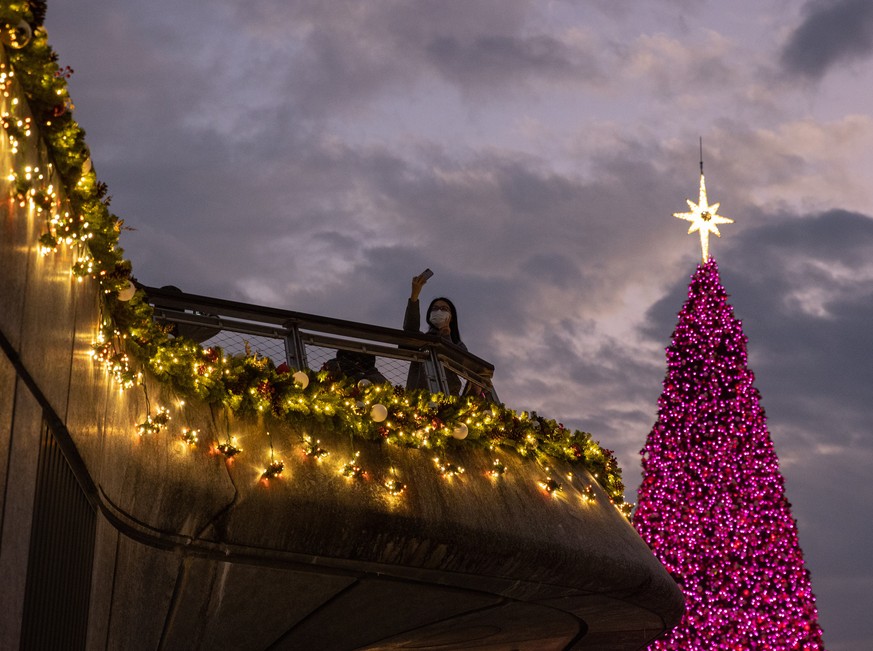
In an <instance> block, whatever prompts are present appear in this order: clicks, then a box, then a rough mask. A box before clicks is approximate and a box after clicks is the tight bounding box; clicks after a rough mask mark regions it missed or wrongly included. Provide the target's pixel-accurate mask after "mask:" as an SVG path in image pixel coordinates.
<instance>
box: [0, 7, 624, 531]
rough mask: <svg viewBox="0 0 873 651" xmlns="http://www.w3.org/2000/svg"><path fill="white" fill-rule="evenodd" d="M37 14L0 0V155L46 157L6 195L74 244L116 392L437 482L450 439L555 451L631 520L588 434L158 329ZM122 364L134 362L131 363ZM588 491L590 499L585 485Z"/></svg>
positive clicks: (544, 457) (56, 239)
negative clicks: (162, 395) (414, 458)
mask: <svg viewBox="0 0 873 651" xmlns="http://www.w3.org/2000/svg"><path fill="white" fill-rule="evenodd" d="M44 16H45V3H44V2H42V1H41V0H30V1H19V2H3V3H2V6H0V40H2V41H3V44H4V46H5V49H6V53H7V56H8V60H9V63H10V64H11V67H9V66H6V65H5V64H2V63H0V65H3V66H4V67H3V68H0V93H2V94H3V95H4V97H6V98H11V99H9V101H8V102H7V104H10V105H11V106H12V109H13V111H12V112H9V113H4V114H3V115H2V116H0V126H2V129H3V132H5V136H6V137H7V138H8V139H9V142H10V145H11V151H13V152H17V151H19V150H20V149H21V148H22V147H23V146H24V143H25V142H26V141H27V140H28V139H29V138H35V137H39V136H42V138H43V140H44V142H45V145H46V149H47V154H48V156H47V158H48V159H51V160H52V161H53V165H49V166H48V167H47V169H45V170H40V169H36V168H30V167H23V168H22V169H20V170H16V171H14V172H13V173H12V174H11V175H10V176H9V177H8V180H9V182H10V187H11V192H12V194H13V199H15V200H17V201H18V202H19V203H20V204H21V205H27V204H30V205H31V206H32V207H33V208H34V209H35V211H36V213H37V214H41V215H42V216H43V217H44V218H45V230H44V232H43V234H42V235H41V236H40V239H39V242H40V247H41V250H42V251H43V253H49V252H52V251H57V250H58V249H59V247H61V246H65V247H70V248H71V250H72V251H73V252H74V263H73V266H72V269H71V272H72V274H73V275H74V276H76V277H77V279H78V280H83V279H85V278H91V279H94V280H96V281H97V283H98V285H99V287H100V288H101V290H102V292H101V296H102V299H103V300H102V302H101V305H102V308H101V318H100V327H99V333H98V337H97V341H95V342H94V344H93V351H92V355H93V356H94V358H95V359H96V360H97V361H99V362H100V363H101V364H102V365H103V366H104V367H105V368H106V369H107V370H108V371H109V372H110V373H111V375H112V377H113V379H114V380H115V381H117V382H118V383H119V385H120V386H121V388H129V387H133V386H137V385H142V384H143V372H144V371H145V370H148V371H149V372H151V373H152V374H153V375H154V376H155V377H156V378H157V379H158V380H161V381H163V382H166V383H168V384H169V385H170V386H171V387H172V388H173V390H174V391H176V392H177V393H179V394H180V395H183V396H189V397H191V398H197V399H200V400H203V401H206V402H208V403H210V404H221V405H224V406H225V407H226V408H228V409H230V410H232V411H233V412H235V413H238V414H270V415H272V416H273V417H275V418H278V419H281V420H283V421H286V422H290V423H292V424H298V425H305V424H307V423H312V422H321V423H325V424H328V425H333V426H335V427H338V428H342V429H343V430H345V431H351V432H353V433H354V434H355V435H357V436H359V437H361V438H363V439H369V440H374V441H383V442H386V443H392V444H397V445H402V446H408V447H414V448H426V449H433V450H435V451H439V452H440V455H439V457H438V458H440V459H441V461H440V462H438V463H437V464H436V465H437V471H438V472H440V473H441V474H442V475H443V476H446V477H451V476H455V475H457V474H460V472H462V471H463V469H461V468H460V467H458V466H455V465H454V464H452V463H450V462H447V461H445V459H444V458H443V453H442V451H444V450H446V449H447V447H448V446H452V445H456V444H459V443H458V442H459V440H461V439H465V440H466V441H468V442H470V443H471V444H474V445H479V446H482V447H484V448H487V449H492V450H497V449H499V448H509V449H512V450H514V451H516V452H517V453H519V454H520V455H522V456H524V457H528V458H532V459H536V460H538V461H540V462H541V463H543V464H544V465H547V461H548V459H549V458H554V459H561V460H564V461H568V462H571V463H575V464H580V465H582V466H583V467H585V468H586V469H587V470H588V471H590V472H591V474H592V475H593V476H594V477H595V478H596V480H597V482H598V483H599V484H600V485H601V486H602V487H603V488H604V489H605V491H606V493H607V495H608V496H609V498H610V500H611V501H612V502H613V503H614V504H615V505H616V506H617V507H618V508H619V509H620V510H621V511H622V512H623V513H624V514H625V515H628V514H629V505H628V504H625V503H624V498H623V491H624V485H623V483H622V480H621V470H620V468H619V467H618V464H617V462H616V459H615V457H614V455H613V453H612V451H611V450H606V449H604V448H601V447H600V445H599V444H598V443H597V442H596V441H594V440H592V438H591V435H590V434H588V433H586V432H581V431H578V430H577V431H572V430H569V429H567V428H565V427H564V426H563V425H561V424H559V423H557V422H556V421H554V420H550V419H545V418H541V417H539V416H537V415H536V414H535V413H533V412H531V413H530V414H528V413H526V412H521V413H517V412H515V411H513V410H511V409H507V408H505V407H504V406H502V405H495V404H492V403H489V402H487V401H485V400H483V399H480V398H475V397H466V396H465V397H457V396H445V395H442V394H430V393H429V392H427V391H414V392H407V391H405V390H403V389H402V388H401V387H390V386H386V385H367V384H366V383H362V384H360V385H359V384H355V383H353V382H351V381H350V380H348V379H347V378H341V377H336V376H332V375H330V374H328V373H326V372H320V373H316V372H313V371H306V372H304V371H298V372H297V373H295V374H293V375H292V374H289V373H280V372H277V371H276V369H275V368H274V367H273V365H272V364H271V363H270V362H269V360H267V359H266V358H262V357H258V356H257V354H254V355H246V356H228V355H226V354H224V353H223V351H221V350H220V349H217V348H207V349H204V348H203V347H201V346H200V345H198V344H195V343H192V342H190V341H187V340H185V339H181V338H180V339H175V338H173V337H171V336H169V335H168V334H167V332H166V331H165V330H164V329H162V328H161V327H160V326H159V325H158V324H156V323H155V321H154V319H153V312H152V308H151V307H150V306H149V305H148V304H147V303H146V302H145V301H144V300H143V298H144V297H143V295H142V294H141V293H136V294H133V293H132V285H131V281H130V277H131V265H130V262H129V261H127V260H125V259H124V258H123V255H122V254H123V251H122V249H121V248H120V247H119V246H118V236H119V232H120V230H121V228H122V224H123V222H122V220H120V219H119V218H118V217H117V216H116V215H114V214H112V213H111V212H110V210H109V199H108V198H107V196H106V192H107V187H106V185H105V184H103V183H101V182H99V181H98V180H97V177H96V175H95V173H94V171H93V169H92V166H91V160H90V155H89V151H88V147H87V145H86V144H85V138H84V136H85V133H84V131H83V130H82V129H81V128H80V127H79V126H78V124H77V123H76V121H75V120H74V119H73V117H72V110H73V104H72V102H71V101H70V97H69V94H68V90H67V78H68V77H69V76H70V74H71V73H72V70H70V69H69V68H64V69H61V68H60V67H59V66H58V64H57V56H56V54H55V53H54V52H53V51H52V49H51V48H50V47H49V45H48V42H47V35H46V32H45V29H44V28H43V27H42V23H43V19H44ZM15 81H17V82H18V84H19V85H20V87H21V88H22V90H23V92H24V96H25V97H26V99H27V104H28V107H29V110H30V114H31V115H29V116H26V115H17V114H14V113H18V112H21V113H24V112H26V111H24V110H22V109H21V108H20V107H18V104H17V100H16V99H15V98H14V97H12V95H13V94H12V92H11V89H12V87H13V84H14V82H15ZM16 108H19V111H16V110H15V109H16ZM61 189H62V190H61ZM59 191H61V192H62V193H63V195H64V196H65V197H66V201H63V200H62V199H61V195H60V194H59ZM131 360H136V363H138V364H139V365H141V370H137V369H136V368H135V367H134V366H135V365H134V362H132V361H131ZM149 412H150V413H148V414H147V415H146V418H145V420H144V421H143V422H142V423H141V424H140V425H139V426H138V432H139V434H140V435H143V434H150V433H157V432H158V431H160V430H162V429H164V428H165V427H167V426H168V420H169V415H168V413H167V412H166V410H164V409H163V408H161V407H158V408H157V409H156V411H155V413H154V414H153V413H151V409H149ZM181 436H182V438H183V440H184V441H185V442H186V443H187V444H188V445H190V446H194V445H196V443H197V441H198V432H196V431H191V430H188V431H185V432H183V433H182V434H181ZM271 445H272V439H271ZM216 449H218V450H219V451H221V452H222V453H223V454H225V456H227V457H228V458H230V457H233V456H234V455H236V454H239V453H242V452H243V451H242V450H241V449H240V448H238V447H236V446H235V445H234V444H233V443H232V442H231V440H228V441H226V442H224V443H221V444H219V445H216ZM304 450H310V451H311V452H312V454H311V455H310V456H320V453H319V450H320V448H318V446H317V443H313V442H311V441H310V442H308V443H305V445H304ZM307 454H308V455H309V453H308V452H307ZM343 468H344V471H343V472H344V474H346V475H347V476H349V477H360V476H361V472H362V471H361V469H360V468H359V467H358V466H357V465H356V463H355V461H354V460H352V461H350V462H349V463H347V464H346V466H344V467H343ZM504 470H505V466H504V465H503V464H502V463H501V462H500V461H499V460H495V461H494V466H493V468H489V474H491V475H492V476H494V477H499V476H500V475H502V473H503V472H504ZM280 474H281V469H280V468H279V460H276V459H271V460H270V465H269V466H268V467H267V469H266V470H265V475H264V477H265V478H269V477H277V476H278V475H280ZM545 483H546V485H547V486H549V487H550V488H551V490H548V489H546V490H548V492H549V493H553V492H555V491H557V490H559V488H558V486H559V484H558V483H557V482H556V481H555V480H551V479H546V480H545ZM387 484H391V485H390V486H387ZM386 486H387V488H388V489H389V490H390V491H392V492H393V493H397V494H399V493H400V492H402V490H403V488H405V486H404V485H403V484H402V483H401V482H399V480H396V479H393V480H388V481H387V482H386ZM586 490H587V491H588V493H589V494H591V493H590V490H591V489H590V487H589V488H588V489H586Z"/></svg>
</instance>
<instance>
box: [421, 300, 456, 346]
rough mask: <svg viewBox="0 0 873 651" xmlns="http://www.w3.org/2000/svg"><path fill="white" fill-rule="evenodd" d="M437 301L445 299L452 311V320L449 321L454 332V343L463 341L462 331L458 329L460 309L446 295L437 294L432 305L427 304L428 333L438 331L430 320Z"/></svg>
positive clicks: (425, 315)
mask: <svg viewBox="0 0 873 651" xmlns="http://www.w3.org/2000/svg"><path fill="white" fill-rule="evenodd" d="M437 301H445V302H446V303H447V304H448V306H449V311H450V312H451V313H452V320H451V321H449V330H451V334H452V343H455V344H459V343H461V332H460V331H459V330H458V310H457V309H455V304H454V303H452V302H451V301H450V300H449V299H447V298H446V297H445V296H437V297H436V298H435V299H433V300H432V301H431V302H430V305H428V306H427V312H425V313H424V319H425V321H427V325H428V329H427V331H428V333H430V334H433V333H435V332H436V331H437V329H436V328H434V327H433V324H432V323H431V322H430V311H431V310H432V309H433V304H434V303H436V302H437Z"/></svg>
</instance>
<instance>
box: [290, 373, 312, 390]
mask: <svg viewBox="0 0 873 651" xmlns="http://www.w3.org/2000/svg"><path fill="white" fill-rule="evenodd" d="M291 379H293V380H294V381H295V382H296V383H297V384H299V385H300V388H301V389H305V388H306V387H308V386H309V376H308V375H306V373H304V372H303V371H296V372H295V373H294V375H292V376H291Z"/></svg>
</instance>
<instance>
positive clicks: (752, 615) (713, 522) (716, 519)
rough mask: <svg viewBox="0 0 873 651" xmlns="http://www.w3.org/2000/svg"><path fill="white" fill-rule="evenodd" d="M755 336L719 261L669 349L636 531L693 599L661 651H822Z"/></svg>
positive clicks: (702, 269) (699, 284)
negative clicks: (751, 363) (751, 355)
mask: <svg viewBox="0 0 873 651" xmlns="http://www.w3.org/2000/svg"><path fill="white" fill-rule="evenodd" d="M753 382H754V374H753V373H752V371H750V370H749V368H748V367H747V356H746V336H745V335H744V334H743V331H742V324H741V323H740V322H739V321H738V320H737V319H736V318H735V317H734V315H733V309H732V308H731V306H730V305H729V304H728V302H727V293H726V292H725V290H724V287H723V286H722V285H721V280H720V278H719V274H718V266H717V265H716V262H715V260H714V259H712V258H710V259H709V260H708V261H707V262H706V263H705V264H701V265H698V268H697V272H696V273H695V274H694V276H692V279H691V284H690V286H689V288H688V300H687V301H686V302H685V305H684V306H683V307H682V311H681V312H680V313H679V322H678V324H677V326H676V329H675V331H674V332H673V338H672V343H671V345H670V346H669V348H667V375H666V378H665V379H664V390H663V392H662V393H661V397H660V398H659V400H658V420H657V422H656V423H655V425H654V427H653V428H652V431H651V433H650V434H649V436H648V439H647V440H646V445H645V448H644V449H643V450H642V455H643V462H642V463H643V482H642V485H641V486H640V490H639V496H638V506H637V509H636V512H635V514H634V526H635V527H636V528H637V531H639V533H640V535H641V536H642V537H643V539H644V540H645V541H646V542H647V543H648V544H649V546H650V547H651V548H652V550H653V551H654V553H655V555H656V556H657V557H658V558H659V559H660V560H661V562H662V563H663V564H664V566H665V567H666V568H667V570H668V571H669V572H670V573H671V575H672V576H673V577H674V578H675V579H676V581H677V583H679V585H680V586H681V587H682V590H683V592H684V593H685V605H686V613H685V616H684V617H683V619H682V621H681V623H680V624H679V625H678V626H677V627H676V628H675V629H673V630H672V631H671V632H669V633H668V634H667V635H666V636H665V637H664V638H662V639H660V640H658V641H656V642H654V643H652V644H651V645H650V646H649V649H653V650H657V651H661V650H667V649H676V650H679V649H681V650H682V651H714V650H731V651H740V650H742V651H747V650H756V651H764V650H767V651H787V650H789V649H791V650H799V651H819V650H822V649H824V644H823V642H822V633H821V628H820V627H819V625H818V621H817V616H818V615H817V611H816V607H815V596H814V595H813V593H812V589H811V586H810V580H809V573H808V572H807V571H806V570H805V569H804V563H803V552H802V551H801V549H800V546H799V544H798V540H797V527H796V524H795V522H794V519H793V518H792V517H791V505H790V504H789V502H788V501H787V500H786V498H785V491H784V480H783V478H782V474H781V473H780V471H779V462H778V459H777V457H776V452H775V451H774V449H773V443H772V441H771V440H770V434H769V432H768V431H767V424H766V418H765V416H764V410H763V408H762V407H761V406H760V404H759V395H760V394H759V393H758V390H757V389H755V387H754V386H753Z"/></svg>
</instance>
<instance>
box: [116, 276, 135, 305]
mask: <svg viewBox="0 0 873 651" xmlns="http://www.w3.org/2000/svg"><path fill="white" fill-rule="evenodd" d="M134 294H136V285H134V284H133V283H132V282H130V281H129V280H128V281H127V285H126V286H125V287H124V288H123V289H121V290H119V292H118V300H119V301H124V302H125V303H126V302H127V301H129V300H130V299H132V298H133V295H134Z"/></svg>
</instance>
